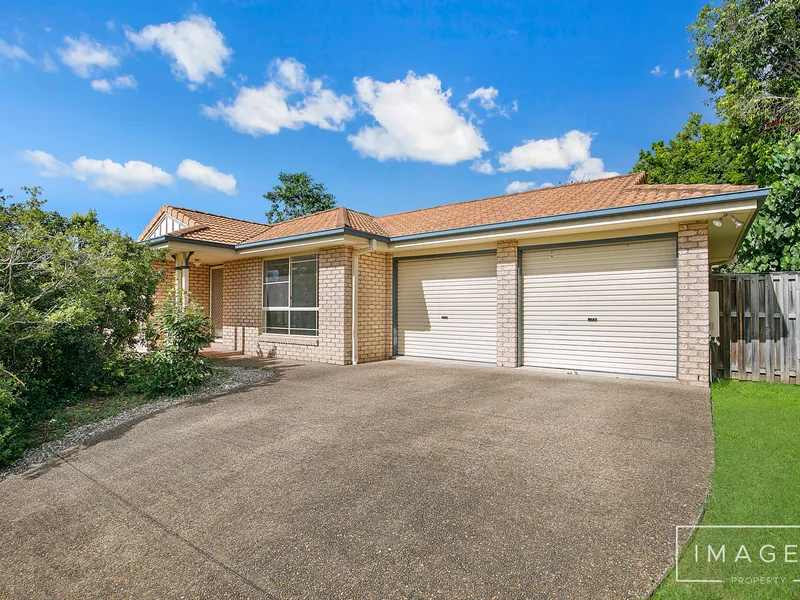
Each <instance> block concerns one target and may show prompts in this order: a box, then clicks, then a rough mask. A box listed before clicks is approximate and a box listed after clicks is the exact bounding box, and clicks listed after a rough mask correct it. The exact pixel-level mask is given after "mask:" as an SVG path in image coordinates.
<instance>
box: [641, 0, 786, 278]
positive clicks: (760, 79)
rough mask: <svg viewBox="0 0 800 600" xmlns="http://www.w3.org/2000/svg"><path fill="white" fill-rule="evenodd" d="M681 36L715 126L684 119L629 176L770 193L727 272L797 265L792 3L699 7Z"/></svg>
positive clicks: (745, 1) (726, 1)
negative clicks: (687, 41)
mask: <svg viewBox="0 0 800 600" xmlns="http://www.w3.org/2000/svg"><path fill="white" fill-rule="evenodd" d="M689 31H690V32H691V35H692V40H693V42H694V44H695V47H694V50H693V51H692V53H691V55H692V58H693V59H694V75H695V78H696V79H697V83H698V85H700V86H701V87H705V88H706V89H708V91H709V92H710V93H711V94H712V98H711V103H712V104H713V106H714V107H715V110H716V113H717V117H718V119H719V122H718V123H702V122H701V119H700V117H699V115H696V114H692V115H690V116H689V120H688V122H687V124H686V126H685V127H684V128H683V130H682V131H680V132H679V133H678V134H677V135H676V136H675V139H673V140H671V141H670V142H669V143H666V144H665V143H664V142H663V141H662V142H656V143H655V144H653V145H652V146H651V148H650V150H648V151H642V152H640V153H639V160H638V161H637V162H636V164H635V165H634V167H633V170H634V171H640V170H644V171H645V172H647V177H648V181H649V182H650V183H731V184H753V183H754V184H757V185H759V186H769V187H771V188H772V194H771V195H770V197H769V198H768V199H767V200H766V202H765V203H764V205H763V207H762V209H761V211H760V212H759V215H758V216H757V217H756V220H755V222H754V224H753V226H752V227H751V228H750V230H749V232H748V234H747V237H746V239H745V240H744V243H743V245H742V247H741V249H740V251H739V253H738V256H737V262H736V264H734V265H733V266H732V267H730V268H728V269H729V270H733V271H745V272H754V271H769V270H776V269H784V270H785V269H798V268H800V260H798V254H800V250H799V249H798V246H800V229H799V228H798V224H797V220H798V215H797V184H796V180H795V177H796V176H797V173H799V172H800V171H798V168H800V163H798V161H797V153H796V151H795V148H796V144H797V142H796V139H794V136H795V135H797V134H798V132H800V0H722V1H721V2H719V3H716V4H709V5H708V6H706V7H705V8H703V9H702V11H701V12H700V14H699V15H698V17H697V20H696V22H695V23H694V24H693V25H692V26H691V27H690V28H689Z"/></svg>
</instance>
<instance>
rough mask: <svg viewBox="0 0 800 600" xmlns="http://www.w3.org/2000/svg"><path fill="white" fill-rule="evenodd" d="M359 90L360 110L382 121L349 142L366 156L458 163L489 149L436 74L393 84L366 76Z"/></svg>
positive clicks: (357, 83) (413, 76)
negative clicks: (456, 107) (451, 98)
mask: <svg viewBox="0 0 800 600" xmlns="http://www.w3.org/2000/svg"><path fill="white" fill-rule="evenodd" d="M355 86H356V97H357V98H358V103H359V105H360V107H361V108H362V109H363V110H364V111H365V112H367V113H368V114H370V115H371V116H372V117H373V118H374V119H375V121H376V124H375V125H372V126H369V127H362V128H361V129H360V130H359V131H358V133H356V134H355V135H350V136H348V138H347V139H348V141H349V142H350V143H351V144H352V145H353V148H355V149H356V150H357V151H358V152H360V153H361V154H362V155H364V156H371V157H373V158H376V159H378V160H380V161H384V160H388V159H395V160H406V159H412V160H420V161H426V162H431V163H435V164H444V165H452V164H455V163H457V162H460V161H462V160H471V159H475V158H478V157H480V155H481V153H482V152H484V151H485V150H488V145H487V144H486V141H485V140H484V139H483V137H482V136H481V133H480V131H479V130H478V129H477V128H476V127H475V126H474V125H473V124H472V123H470V122H469V121H467V120H466V119H465V118H464V116H463V115H461V114H460V113H459V112H458V111H457V110H455V109H454V108H453V107H452V106H450V96H451V92H450V90H449V89H448V90H445V91H442V85H441V82H440V81H439V78H438V77H436V76H435V75H426V76H424V77H418V76H417V75H416V74H415V73H414V72H409V73H408V75H407V76H406V78H405V79H404V80H402V81H401V80H397V81H393V82H391V83H384V82H382V81H375V80H373V79H372V78H371V77H361V78H358V79H356V80H355Z"/></svg>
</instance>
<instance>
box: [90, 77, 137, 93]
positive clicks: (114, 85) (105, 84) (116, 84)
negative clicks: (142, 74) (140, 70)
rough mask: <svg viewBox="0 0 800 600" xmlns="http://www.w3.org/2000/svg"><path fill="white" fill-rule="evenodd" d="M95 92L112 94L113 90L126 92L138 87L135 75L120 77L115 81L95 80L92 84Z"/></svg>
mask: <svg viewBox="0 0 800 600" xmlns="http://www.w3.org/2000/svg"><path fill="white" fill-rule="evenodd" d="M90 85H91V86H92V89H93V90H96V91H98V92H103V93H105V94H110V93H111V91H112V90H115V89H116V90H124V89H130V88H135V87H136V79H135V78H134V77H133V75H120V76H119V77H115V78H114V79H94V80H93V81H92V83H91V84H90Z"/></svg>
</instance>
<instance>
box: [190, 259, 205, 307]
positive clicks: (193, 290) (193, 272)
mask: <svg viewBox="0 0 800 600" xmlns="http://www.w3.org/2000/svg"><path fill="white" fill-rule="evenodd" d="M208 278H209V272H208V265H192V268H191V269H189V293H190V294H191V295H192V298H194V299H195V300H196V301H197V303H198V304H200V306H202V307H203V310H205V311H206V312H208V309H209V300H210V298H209V283H210V282H209V279H208Z"/></svg>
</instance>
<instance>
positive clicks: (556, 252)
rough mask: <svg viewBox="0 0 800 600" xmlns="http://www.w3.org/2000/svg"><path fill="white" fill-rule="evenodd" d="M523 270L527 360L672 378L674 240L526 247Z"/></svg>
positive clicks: (674, 357) (674, 361) (527, 362)
mask: <svg viewBox="0 0 800 600" xmlns="http://www.w3.org/2000/svg"><path fill="white" fill-rule="evenodd" d="M522 273H523V364H524V365H527V366H537V367H547V368H555V369H569V370H578V371H581V370H585V371H606V372H613V373H625V374H635V375H649V376H666V377H675V372H676V365H677V324H678V322H677V275H676V268H675V240H674V239H664V240H651V241H643V242H631V243H626V244H613V245H600V246H586V247H564V248H555V249H550V250H529V251H525V252H523V255H522ZM590 318H592V319H597V321H589V319H590Z"/></svg>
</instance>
